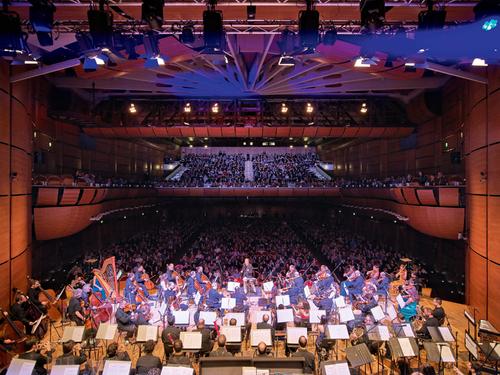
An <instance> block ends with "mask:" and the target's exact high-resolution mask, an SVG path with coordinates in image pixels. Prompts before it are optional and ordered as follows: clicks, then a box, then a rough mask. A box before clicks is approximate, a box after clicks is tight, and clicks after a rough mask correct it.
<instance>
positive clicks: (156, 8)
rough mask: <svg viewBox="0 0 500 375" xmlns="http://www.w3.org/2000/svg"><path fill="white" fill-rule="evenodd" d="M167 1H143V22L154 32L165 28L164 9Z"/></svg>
mask: <svg viewBox="0 0 500 375" xmlns="http://www.w3.org/2000/svg"><path fill="white" fill-rule="evenodd" d="M164 6H165V0H143V1H142V8H141V9H142V20H143V21H144V22H146V23H148V25H149V26H150V27H151V29H153V30H161V28H162V26H163V7H164Z"/></svg>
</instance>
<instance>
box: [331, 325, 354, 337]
mask: <svg viewBox="0 0 500 375" xmlns="http://www.w3.org/2000/svg"><path fill="white" fill-rule="evenodd" d="M326 338H327V339H329V340H347V339H349V331H348V330H347V326H346V325H345V324H328V325H327V326H326Z"/></svg>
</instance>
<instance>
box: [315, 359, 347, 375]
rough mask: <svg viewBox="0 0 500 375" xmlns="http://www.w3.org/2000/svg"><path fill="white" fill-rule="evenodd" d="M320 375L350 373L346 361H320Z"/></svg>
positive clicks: (344, 374)
mask: <svg viewBox="0 0 500 375" xmlns="http://www.w3.org/2000/svg"><path fill="white" fill-rule="evenodd" d="M321 375H351V372H350V370H349V364H348V363H347V361H324V362H321Z"/></svg>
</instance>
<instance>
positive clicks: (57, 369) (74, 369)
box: [50, 365, 80, 375]
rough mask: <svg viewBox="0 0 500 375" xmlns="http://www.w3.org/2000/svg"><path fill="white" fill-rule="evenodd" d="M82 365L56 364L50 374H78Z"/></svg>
mask: <svg viewBox="0 0 500 375" xmlns="http://www.w3.org/2000/svg"><path fill="white" fill-rule="evenodd" d="M79 371H80V365H54V366H52V370H50V375H78V374H79Z"/></svg>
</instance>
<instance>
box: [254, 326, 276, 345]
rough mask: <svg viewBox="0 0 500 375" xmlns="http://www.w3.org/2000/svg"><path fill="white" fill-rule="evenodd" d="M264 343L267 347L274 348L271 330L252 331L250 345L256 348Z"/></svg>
mask: <svg viewBox="0 0 500 375" xmlns="http://www.w3.org/2000/svg"><path fill="white" fill-rule="evenodd" d="M261 341H262V342H264V343H265V344H266V346H272V345H273V342H272V340H271V330H270V329H252V330H251V331H250V345H251V346H253V347H255V346H257V345H259V343H260V342H261Z"/></svg>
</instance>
